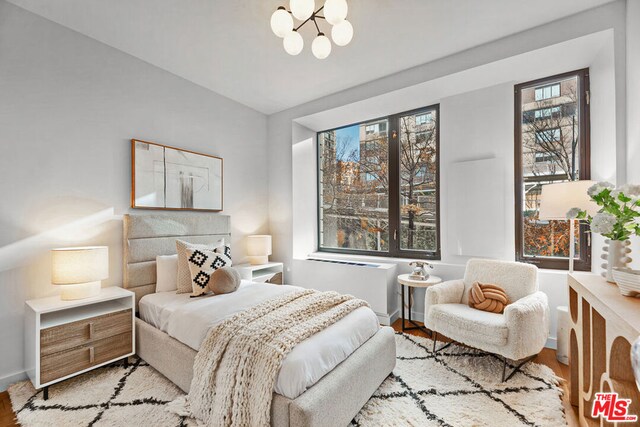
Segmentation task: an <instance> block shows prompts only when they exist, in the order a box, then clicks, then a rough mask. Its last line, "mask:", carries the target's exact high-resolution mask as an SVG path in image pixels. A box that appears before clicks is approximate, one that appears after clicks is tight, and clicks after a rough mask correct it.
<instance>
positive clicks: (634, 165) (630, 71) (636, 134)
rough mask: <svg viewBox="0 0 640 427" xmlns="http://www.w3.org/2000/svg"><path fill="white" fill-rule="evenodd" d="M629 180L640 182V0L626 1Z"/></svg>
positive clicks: (638, 262)
mask: <svg viewBox="0 0 640 427" xmlns="http://www.w3.org/2000/svg"><path fill="white" fill-rule="evenodd" d="M627 153H628V155H627V171H628V172H627V181H628V182H630V183H633V184H640V1H637V0H629V1H628V2H627ZM632 243H633V246H632V248H633V252H632V254H631V256H632V258H633V263H632V266H633V268H636V269H640V237H634V238H632Z"/></svg>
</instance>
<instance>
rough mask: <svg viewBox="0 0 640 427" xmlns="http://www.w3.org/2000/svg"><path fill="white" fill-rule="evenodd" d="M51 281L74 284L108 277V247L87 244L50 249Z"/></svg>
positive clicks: (58, 283)
mask: <svg viewBox="0 0 640 427" xmlns="http://www.w3.org/2000/svg"><path fill="white" fill-rule="evenodd" d="M51 258H52V263H51V283H53V284H54V285H74V284H80V283H89V282H97V281H100V280H104V279H107V278H108V277H109V248H108V247H106V246H89V247H81V248H60V249H52V250H51Z"/></svg>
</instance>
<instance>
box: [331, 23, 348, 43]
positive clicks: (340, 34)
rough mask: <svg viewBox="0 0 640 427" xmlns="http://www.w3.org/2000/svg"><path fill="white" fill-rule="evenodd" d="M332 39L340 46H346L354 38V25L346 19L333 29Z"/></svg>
mask: <svg viewBox="0 0 640 427" xmlns="http://www.w3.org/2000/svg"><path fill="white" fill-rule="evenodd" d="M331 38H332V39H333V42H334V43H335V44H337V45H338V46H346V45H348V44H349V42H350V41H351V39H352V38H353V25H351V22H349V21H347V20H346V19H345V20H344V21H342V22H341V23H339V24H337V25H334V26H333V28H332V29H331Z"/></svg>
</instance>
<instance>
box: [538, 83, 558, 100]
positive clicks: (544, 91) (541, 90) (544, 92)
mask: <svg viewBox="0 0 640 427" xmlns="http://www.w3.org/2000/svg"><path fill="white" fill-rule="evenodd" d="M558 96H560V84H558V83H554V84H550V85H546V86H542V87H537V88H535V100H536V101H544V100H545V99H549V98H555V97H558Z"/></svg>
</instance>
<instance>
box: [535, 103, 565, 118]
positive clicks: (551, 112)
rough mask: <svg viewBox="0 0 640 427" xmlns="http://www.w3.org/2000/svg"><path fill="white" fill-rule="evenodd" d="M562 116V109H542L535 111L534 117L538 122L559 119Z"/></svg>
mask: <svg viewBox="0 0 640 427" xmlns="http://www.w3.org/2000/svg"><path fill="white" fill-rule="evenodd" d="M559 114H560V107H559V106H557V107H551V108H541V109H539V110H535V113H534V116H535V118H536V119H537V120H543V119H548V118H549V117H554V118H555V117H558V115H559Z"/></svg>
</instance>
